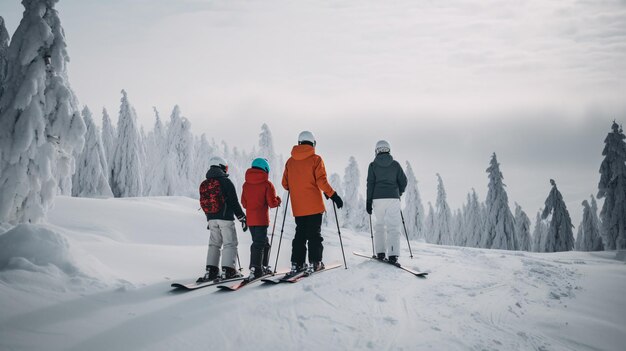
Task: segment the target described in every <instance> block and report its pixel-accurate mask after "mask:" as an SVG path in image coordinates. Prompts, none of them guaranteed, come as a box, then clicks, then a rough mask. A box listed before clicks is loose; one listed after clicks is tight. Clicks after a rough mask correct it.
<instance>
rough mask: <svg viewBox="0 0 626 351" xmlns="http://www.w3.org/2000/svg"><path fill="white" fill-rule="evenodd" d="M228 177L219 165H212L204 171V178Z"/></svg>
mask: <svg viewBox="0 0 626 351" xmlns="http://www.w3.org/2000/svg"><path fill="white" fill-rule="evenodd" d="M226 177H228V173H226V172H224V170H223V169H221V168H220V167H217V166H213V167H211V168H209V170H208V171H207V172H206V178H207V179H209V178H226Z"/></svg>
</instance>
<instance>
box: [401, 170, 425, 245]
mask: <svg viewBox="0 0 626 351" xmlns="http://www.w3.org/2000/svg"><path fill="white" fill-rule="evenodd" d="M406 177H407V186H406V191H405V193H404V219H405V221H406V230H407V231H408V233H409V238H411V239H424V232H423V231H424V217H425V213H424V205H423V204H422V197H421V196H420V192H419V189H418V187H417V178H416V177H415V173H414V172H413V168H412V167H411V164H410V163H409V162H408V161H407V163H406Z"/></svg>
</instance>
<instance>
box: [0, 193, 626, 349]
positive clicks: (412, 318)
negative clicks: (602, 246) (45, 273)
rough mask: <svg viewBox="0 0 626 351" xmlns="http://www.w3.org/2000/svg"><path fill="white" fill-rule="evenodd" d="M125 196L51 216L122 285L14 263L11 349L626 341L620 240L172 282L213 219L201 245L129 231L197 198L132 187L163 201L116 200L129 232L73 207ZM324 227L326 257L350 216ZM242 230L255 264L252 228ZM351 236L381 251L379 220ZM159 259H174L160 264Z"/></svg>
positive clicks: (64, 207) (198, 232)
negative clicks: (286, 275) (373, 240)
mask: <svg viewBox="0 0 626 351" xmlns="http://www.w3.org/2000/svg"><path fill="white" fill-rule="evenodd" d="M118 201H123V200H118ZM116 202H117V201H111V200H104V201H100V202H98V201H94V200H88V201H82V200H80V199H67V198H66V199H62V201H59V202H58V204H57V208H56V210H55V211H56V212H55V213H54V214H53V215H52V216H51V218H56V219H57V221H56V223H55V221H52V225H51V227H54V228H55V229H56V230H58V231H60V232H62V233H64V234H65V235H66V236H67V237H68V238H69V239H70V240H71V242H72V243H73V245H76V246H78V247H81V248H83V249H84V250H85V251H89V252H90V253H92V254H93V255H94V257H95V259H96V261H99V262H101V264H102V265H103V266H106V267H109V268H108V269H109V270H110V272H108V273H110V274H113V275H114V276H115V277H116V279H112V280H110V281H109V282H108V283H107V284H108V285H107V284H104V283H103V284H102V285H103V286H108V288H102V287H101V286H99V287H96V288H94V290H88V289H87V290H84V291H74V290H72V289H69V290H67V291H66V293H65V294H63V293H55V294H46V292H45V290H41V289H39V288H37V289H34V288H33V289H30V290H29V289H28V285H27V282H26V283H23V284H21V285H19V286H18V285H15V284H14V283H11V282H10V281H9V282H7V279H6V277H7V276H8V274H9V273H13V274H17V275H18V276H19V272H7V271H4V272H3V271H0V273H1V274H0V293H1V295H0V297H1V298H0V307H3V308H4V307H7V306H11V305H12V306H11V309H10V311H11V313H9V314H7V315H4V316H0V349H2V350H39V349H41V348H42V345H45V349H46V350H206V349H224V350H245V349H260V350H265V349H272V350H293V349H301V350H353V349H359V350H415V349H432V350H619V349H620V346H619V345H624V343H625V342H626V330H625V329H624V325H626V313H625V312H626V308H625V303H624V300H623V291H624V289H626V279H625V278H626V265H625V264H624V262H623V261H619V260H616V259H613V257H614V256H615V252H613V253H593V254H590V253H580V252H568V253H557V254H537V253H527V252H508V251H497V250H481V249H470V248H458V247H446V246H434V245H428V244H423V243H417V242H412V249H413V255H414V257H415V258H414V259H413V260H411V259H409V258H408V257H407V256H403V257H401V263H402V264H404V265H406V266H407V267H410V268H415V269H419V270H424V271H427V272H431V274H430V275H429V276H428V278H426V279H420V278H416V277H413V276H411V275H410V274H408V273H406V272H404V271H401V270H399V269H395V268H393V267H391V266H387V265H382V264H380V263H378V262H375V261H372V260H367V259H363V258H361V257H356V256H354V255H352V254H349V255H347V256H346V258H347V260H348V267H349V269H348V270H346V269H343V267H341V268H337V269H334V270H332V271H329V272H325V273H321V274H319V275H314V276H312V277H309V278H305V279H303V280H302V281H300V282H298V283H295V284H288V283H283V284H279V285H277V286H268V285H263V284H260V283H257V284H255V285H254V286H248V287H245V288H244V289H241V290H240V291H237V292H224V291H217V290H216V289H215V288H213V287H208V288H203V289H200V290H196V291H192V292H179V291H177V290H172V289H171V288H170V287H169V285H170V283H171V282H172V281H173V280H174V277H176V279H175V280H176V281H178V280H179V278H180V280H183V281H184V280H187V279H193V276H194V275H195V274H200V273H201V272H198V268H199V267H202V266H203V264H204V257H205V254H206V247H205V246H204V245H206V244H205V241H206V238H208V232H206V230H205V229H204V227H202V226H201V227H200V228H197V229H193V230H195V232H193V233H189V235H190V237H192V238H193V237H196V238H200V237H202V240H201V241H200V240H198V241H199V242H197V244H195V245H188V246H171V245H170V246H167V245H156V244H151V243H146V240H148V239H147V238H149V235H148V234H149V233H133V232H132V231H131V232H129V231H125V230H124V221H142V220H147V221H149V220H151V218H150V216H159V217H161V220H162V221H163V217H164V216H165V215H167V216H169V217H170V220H169V223H168V221H163V222H162V224H163V225H164V226H166V227H165V228H162V230H163V232H160V233H155V238H156V239H155V240H156V241H157V242H164V241H167V240H171V239H168V238H167V237H166V233H167V231H172V230H174V229H172V228H176V227H177V223H178V221H184V220H185V219H186V218H187V217H186V216H188V213H186V212H185V211H184V209H185V208H187V209H188V210H190V209H193V207H194V206H195V201H192V200H191V199H189V200H188V201H186V200H185V199H181V198H176V199H175V200H173V202H172V203H168V202H167V200H164V199H163V198H157V199H150V198H147V199H140V200H136V201H132V202H131V201H127V202H126V203H125V206H127V208H126V209H127V210H131V212H132V209H133V208H134V207H137V208H145V207H144V206H145V205H146V203H147V204H149V206H148V207H152V208H153V210H154V212H155V214H152V215H151V214H147V213H142V212H141V211H138V212H136V213H142V214H141V215H140V218H133V217H134V216H131V215H127V217H124V215H123V214H119V213H118V212H116V213H117V215H118V216H119V217H118V218H116V220H115V225H114V227H115V228H114V230H115V231H116V234H115V235H111V234H106V233H104V234H101V233H102V230H103V229H102V228H103V226H105V225H106V219H101V220H94V219H91V220H89V219H83V220H80V219H76V218H74V219H73V220H71V221H70V220H69V219H67V218H65V217H64V216H63V213H69V212H71V211H72V210H73V209H75V208H78V207H83V208H84V209H83V210H84V211H98V210H99V211H100V212H103V213H107V211H108V210H109V208H108V207H109V206H115V204H116ZM194 210H195V209H194ZM64 211H67V212H64ZM179 216H180V217H179ZM79 218H80V217H79ZM181 218H182V219H181ZM61 219H62V220H61ZM128 227H130V228H132V229H133V230H136V228H137V227H139V223H136V222H133V223H130V224H129V225H128ZM77 228H82V229H80V230H79V229H77ZM152 228H153V227H152ZM81 230H84V231H88V233H84V234H82V235H81V233H80V231H81ZM189 230H192V229H191V228H190V229H189ZM277 232H278V230H277ZM292 233H293V226H292V225H288V226H287V227H286V229H285V237H284V238H283V243H282V247H281V259H280V261H279V268H281V267H282V266H286V265H287V263H288V254H289V252H290V238H291V234H292ZM323 234H324V238H325V241H324V244H325V251H324V253H325V258H326V259H325V260H326V263H327V264H329V263H333V262H339V260H341V251H340V248H339V240H338V237H337V233H336V230H333V229H332V227H331V228H325V229H324V233H323ZM134 235H136V236H137V237H138V238H139V240H138V241H139V242H137V240H134V239H133V238H134ZM177 235H178V234H177ZM277 235H278V233H277ZM100 236H101V237H100ZM120 237H122V238H123V239H120V240H119V241H118V240H115V238H120ZM239 237H240V240H239V241H240V245H239V248H240V255H241V261H242V264H243V265H246V264H247V262H248V247H249V245H250V238H249V236H248V235H247V233H246V234H242V233H239ZM342 237H343V239H344V240H343V241H344V246H345V251H346V253H350V252H351V251H352V250H358V251H361V252H364V253H368V252H371V247H370V246H369V245H370V241H369V240H370V238H369V234H366V233H354V232H352V231H350V230H347V229H345V230H344V229H342ZM277 239H278V237H275V240H277ZM189 240H191V239H189V238H187V239H185V245H187V244H188V241H189ZM276 246H277V245H276V244H275V247H276ZM154 251H156V252H157V253H158V255H157V256H158V257H154ZM181 255H187V256H188V257H180V256H181ZM611 255H612V256H611ZM113 258H115V260H114V259H113ZM114 261H117V262H114ZM158 261H161V263H160V265H158V266H157V267H158V269H163V270H164V271H163V272H159V271H157V272H155V268H154V267H155V265H157V262H158ZM272 263H273V262H272ZM168 269H169V271H167V270H168ZM111 272H113V273H111ZM115 273H117V274H115ZM137 277H143V278H142V279H138V278H137ZM164 277H168V278H164ZM124 280H128V282H124ZM25 284H26V285H25ZM18 302H19V303H23V304H24V305H23V306H21V305H18V306H15V304H16V303H18Z"/></svg>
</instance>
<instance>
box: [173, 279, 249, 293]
mask: <svg viewBox="0 0 626 351" xmlns="http://www.w3.org/2000/svg"><path fill="white" fill-rule="evenodd" d="M243 279H245V277H238V278H232V279H223V280H222V279H216V280H212V281H210V282H204V283H196V282H193V283H187V284H183V283H172V284H171V285H170V286H171V287H172V288H176V289H182V290H196V289H200V288H206V287H207V286H213V285H217V284H222V283H230V282H236V281H238V280H243Z"/></svg>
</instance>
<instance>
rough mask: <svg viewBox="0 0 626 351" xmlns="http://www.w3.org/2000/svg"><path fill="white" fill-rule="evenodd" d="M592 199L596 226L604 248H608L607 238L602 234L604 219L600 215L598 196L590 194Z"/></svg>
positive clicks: (592, 214) (592, 211) (592, 210)
mask: <svg viewBox="0 0 626 351" xmlns="http://www.w3.org/2000/svg"><path fill="white" fill-rule="evenodd" d="M589 198H590V200H591V203H590V205H591V216H592V218H593V221H594V223H595V226H596V227H598V232H599V233H600V241H601V242H602V250H606V239H605V237H604V236H602V221H600V217H599V216H598V203H597V202H596V198H595V196H593V195H590V196H589Z"/></svg>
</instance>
